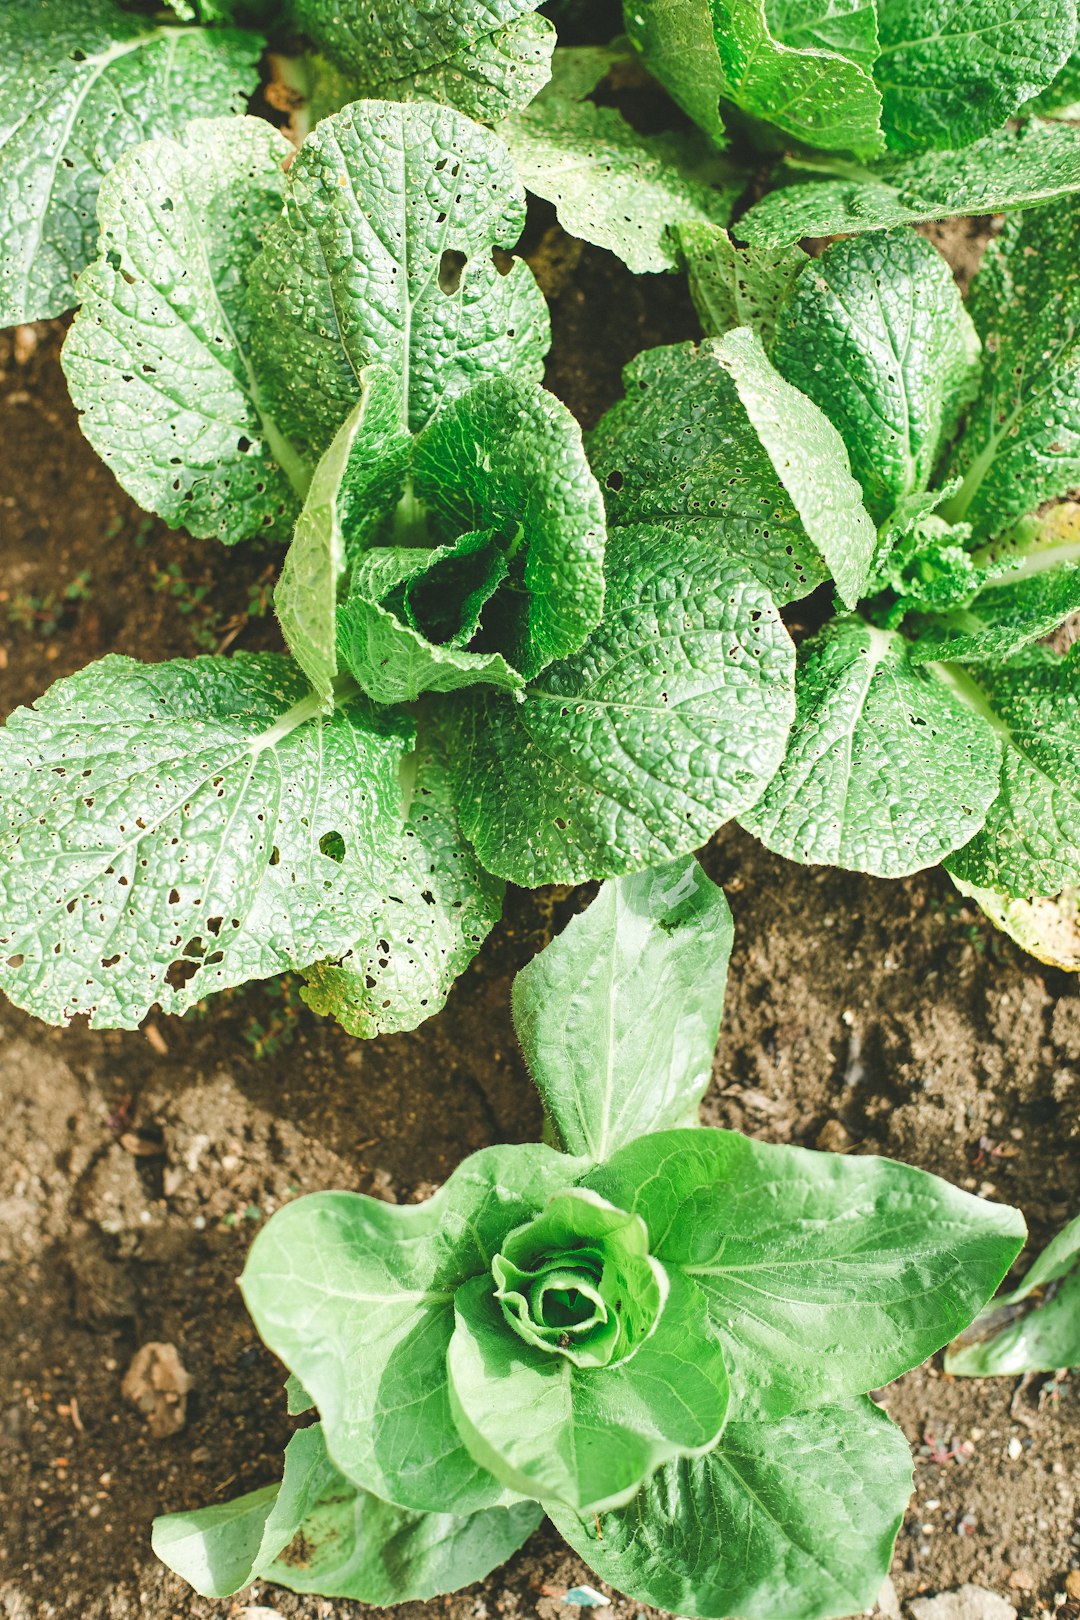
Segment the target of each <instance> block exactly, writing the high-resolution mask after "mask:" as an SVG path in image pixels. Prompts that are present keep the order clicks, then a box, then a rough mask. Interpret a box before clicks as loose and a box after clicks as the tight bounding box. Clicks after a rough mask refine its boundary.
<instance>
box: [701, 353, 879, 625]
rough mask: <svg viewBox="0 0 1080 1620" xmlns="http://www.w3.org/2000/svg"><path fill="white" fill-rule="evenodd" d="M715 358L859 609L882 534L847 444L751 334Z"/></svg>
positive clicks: (842, 588)
mask: <svg viewBox="0 0 1080 1620" xmlns="http://www.w3.org/2000/svg"><path fill="white" fill-rule="evenodd" d="M714 352H715V354H716V358H717V360H718V361H719V362H720V364H721V365H722V366H723V368H724V370H725V371H726V372H727V373H728V375H729V377H730V378H731V380H732V382H733V383H734V384H735V388H736V390H737V392H738V395H739V399H740V401H741V402H742V405H743V408H744V410H745V411H746V414H747V416H748V417H749V418H750V422H751V424H752V426H753V428H754V431H755V432H756V433H757V435H758V438H759V439H760V440H761V442H762V444H763V445H764V447H765V450H766V452H767V454H768V456H769V459H770V461H771V462H772V464H773V467H774V469H775V471H776V476H777V477H778V478H779V480H780V482H781V483H782V484H783V486H784V488H785V489H786V490H787V493H788V495H789V496H790V498H791V501H792V503H793V505H794V507H795V510H796V511H797V512H798V514H799V517H800V518H801V519H802V523H803V526H804V528H805V530H806V532H807V534H808V535H809V536H810V539H811V540H812V541H813V542H814V544H815V546H817V548H818V551H819V552H820V553H821V555H822V557H823V558H824V559H825V562H826V564H827V566H828V569H829V572H830V573H831V574H832V576H833V579H834V580H835V581H836V588H837V590H838V592H839V593H840V596H841V598H842V600H843V601H844V603H845V604H846V606H848V607H854V606H855V603H856V602H857V601H858V600H859V597H860V596H861V595H862V593H863V591H864V590H865V588H866V585H867V582H868V580H869V579H870V575H871V572H872V569H873V563H874V552H875V550H876V547H877V531H876V530H875V528H874V525H873V523H872V521H871V519H870V515H869V513H868V512H867V510H866V508H865V506H864V505H863V502H862V491H861V489H860V488H859V486H858V484H857V483H856V482H855V479H854V478H853V477H852V476H851V465H850V463H849V461H848V454H847V449H846V447H845V445H844V441H843V439H842V438H841V437H840V435H839V433H838V432H837V431H836V429H835V428H834V427H833V425H832V423H831V422H830V421H829V418H828V417H827V416H826V415H825V414H824V413H823V412H822V411H821V410H819V408H818V407H817V405H815V404H814V402H813V401H812V400H810V399H808V398H807V397H806V395H805V394H801V393H800V392H799V390H798V389H797V388H793V387H792V386H791V384H790V383H789V382H786V381H785V380H784V378H783V377H782V376H781V375H780V373H779V372H778V371H777V370H776V369H775V368H774V367H773V366H772V365H771V364H770V362H769V360H768V358H767V356H766V354H765V350H764V349H763V348H762V346H761V339H760V337H759V336H758V335H757V333H756V332H753V331H751V329H750V328H749V327H745V326H744V327H740V328H739V329H738V330H737V331H734V332H728V333H727V334H726V335H725V336H724V337H722V338H720V339H719V340H718V341H717V343H716V346H715V350H714Z"/></svg>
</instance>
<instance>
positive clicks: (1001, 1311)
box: [945, 1216, 1080, 1378]
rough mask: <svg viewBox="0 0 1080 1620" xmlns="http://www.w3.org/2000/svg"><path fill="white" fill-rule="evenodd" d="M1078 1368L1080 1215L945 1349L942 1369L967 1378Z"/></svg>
mask: <svg viewBox="0 0 1080 1620" xmlns="http://www.w3.org/2000/svg"><path fill="white" fill-rule="evenodd" d="M1077 1366H1080V1216H1077V1217H1076V1219H1075V1220H1071V1221H1070V1222H1069V1223H1068V1225H1067V1226H1064V1227H1062V1229H1061V1231H1060V1232H1059V1233H1058V1235H1057V1237H1055V1238H1054V1239H1053V1240H1052V1241H1051V1242H1050V1243H1048V1244H1047V1246H1046V1248H1045V1249H1044V1250H1043V1252H1042V1254H1040V1255H1039V1257H1038V1259H1037V1260H1036V1261H1035V1263H1034V1265H1033V1266H1032V1267H1031V1269H1030V1271H1029V1272H1028V1273H1027V1275H1026V1277H1025V1278H1024V1280H1023V1282H1021V1283H1020V1284H1019V1285H1018V1287H1016V1288H1013V1289H1010V1290H1009V1292H1007V1293H1004V1294H999V1295H998V1296H997V1297H996V1299H992V1300H991V1301H990V1304H989V1305H988V1306H987V1307H986V1309H985V1310H984V1311H982V1312H981V1313H980V1314H979V1315H978V1316H977V1317H976V1318H975V1320H974V1322H973V1323H972V1324H971V1327H970V1328H969V1329H968V1330H967V1332H966V1333H964V1334H962V1335H961V1336H960V1338H959V1339H958V1340H957V1342H956V1343H955V1344H954V1345H952V1346H951V1347H950V1349H949V1353H948V1355H947V1356H946V1358H945V1370H946V1371H947V1372H950V1373H955V1374H957V1375H958V1376H959V1377H966V1378H993V1377H1009V1376H1014V1375H1016V1374H1018V1373H1032V1372H1050V1373H1052V1372H1057V1371H1058V1370H1059V1369H1060V1368H1062V1367H1077Z"/></svg>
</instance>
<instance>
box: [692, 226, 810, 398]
mask: <svg viewBox="0 0 1080 1620" xmlns="http://www.w3.org/2000/svg"><path fill="white" fill-rule="evenodd" d="M676 239H677V241H678V244H679V250H680V253H681V256H682V259H683V261H684V262H685V265H686V270H687V274H688V276H689V280H690V296H691V298H692V299H693V300H694V308H695V309H696V310H697V315H698V320H699V321H700V322H701V328H702V331H703V332H704V333H705V336H706V337H723V335H724V333H725V332H727V331H730V329H731V328H732V327H733V326H751V327H753V329H754V331H755V332H756V333H757V334H758V336H759V337H760V338H761V341H762V342H763V343H764V344H765V346H766V348H768V346H769V345H770V344H771V343H772V339H773V333H774V331H775V329H776V321H777V317H778V316H779V314H780V311H781V309H782V308H783V306H784V305H785V304H786V303H787V301H788V299H789V298H790V297H791V294H792V289H793V288H794V286H795V283H796V280H797V278H798V276H799V273H800V271H802V269H803V268H804V267H805V266H806V265H807V264H808V263H809V262H810V261H809V259H808V257H807V255H806V254H805V253H804V252H803V251H802V249H801V248H800V247H790V248H781V249H780V251H779V252H777V253H758V252H756V251H755V249H753V248H743V247H736V245H735V243H734V242H733V241H732V240H731V237H730V236H729V235H728V233H727V231H725V230H723V229H722V228H721V227H719V226H716V225H707V224H701V223H697V222H694V221H689V222H684V223H683V224H680V225H679V226H678V227H677V230H676ZM804 392H808V390H804Z"/></svg>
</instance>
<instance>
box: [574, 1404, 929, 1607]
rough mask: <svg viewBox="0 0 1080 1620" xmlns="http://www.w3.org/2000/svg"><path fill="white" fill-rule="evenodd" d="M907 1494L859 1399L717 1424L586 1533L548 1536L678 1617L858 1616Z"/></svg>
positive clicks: (888, 1433) (906, 1479)
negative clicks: (713, 1438)
mask: <svg viewBox="0 0 1080 1620" xmlns="http://www.w3.org/2000/svg"><path fill="white" fill-rule="evenodd" d="M910 1495H911V1453H910V1451H909V1450H908V1446H907V1442H906V1440H905V1439H904V1436H903V1435H902V1434H901V1432H900V1430H899V1429H898V1428H897V1427H896V1426H895V1424H893V1423H892V1422H890V1420H889V1418H888V1416H887V1415H886V1414H885V1413H884V1412H882V1411H880V1410H879V1409H878V1408H877V1407H876V1406H874V1405H873V1404H872V1402H870V1401H868V1400H858V1401H849V1402H846V1403H844V1404H843V1405H827V1406H818V1407H816V1408H815V1409H814V1410H813V1411H809V1412H793V1413H791V1414H790V1416H788V1417H785V1418H783V1419H781V1420H780V1421H779V1422H776V1421H770V1422H764V1423H763V1422H750V1423H747V1422H739V1421H733V1422H731V1423H729V1424H728V1426H727V1428H726V1429H725V1430H724V1433H723V1436H722V1437H721V1440H720V1444H719V1445H718V1446H717V1447H716V1449H715V1451H711V1452H710V1453H709V1454H708V1456H706V1457H699V1458H695V1459H692V1460H689V1461H680V1462H676V1463H669V1464H668V1466H667V1467H666V1468H663V1469H661V1470H660V1472H659V1473H657V1474H655V1475H654V1476H653V1478H652V1479H651V1480H650V1481H649V1483H648V1484H647V1485H646V1486H644V1488H643V1489H642V1490H641V1491H639V1493H638V1495H637V1496H635V1497H634V1499H633V1501H632V1502H630V1503H629V1504H628V1505H627V1506H626V1507H625V1508H622V1509H621V1510H620V1511H619V1512H616V1513H606V1514H604V1515H603V1516H602V1517H601V1520H600V1524H599V1526H598V1527H597V1526H596V1525H595V1524H594V1523H593V1521H592V1520H586V1521H582V1520H581V1519H579V1518H578V1517H577V1516H576V1515H574V1514H571V1513H569V1512H567V1511H566V1510H565V1509H561V1508H559V1507H557V1506H552V1507H551V1508H549V1512H550V1514H551V1517H552V1519H553V1520H554V1522H555V1526H556V1529H558V1531H559V1532H560V1534H561V1535H563V1536H564V1537H565V1538H566V1540H567V1541H568V1542H569V1543H570V1545H571V1547H573V1549H574V1551H575V1552H576V1553H578V1555H579V1556H580V1557H582V1558H583V1559H584V1560H585V1562H586V1563H587V1564H589V1565H590V1566H591V1567H592V1568H593V1569H594V1570H595V1571H596V1573H597V1574H598V1575H599V1576H600V1578H601V1579H602V1580H604V1581H607V1582H609V1583H610V1584H611V1585H612V1586H614V1587H615V1588H616V1590H617V1591H620V1592H625V1593H626V1594H627V1596H628V1597H631V1598H634V1599H636V1600H637V1601H638V1602H640V1603H651V1604H655V1606H656V1607H657V1608H659V1609H661V1610H670V1611H672V1612H674V1613H677V1614H681V1615H701V1616H713V1615H730V1614H738V1615H742V1616H744V1617H745V1620H775V1616H776V1615H778V1614H782V1615H783V1616H784V1620H819V1617H820V1616H822V1615H834V1614H852V1613H859V1612H861V1611H863V1610H869V1609H871V1608H873V1606H874V1600H875V1598H876V1596H877V1593H878V1591H879V1590H880V1587H881V1583H882V1581H883V1580H884V1578H885V1576H886V1574H887V1573H888V1569H889V1563H890V1561H891V1558H892V1550H893V1543H894V1542H895V1540H896V1534H897V1531H898V1530H899V1528H900V1523H901V1520H902V1519H903V1516H904V1509H905V1507H906V1506H907V1502H908V1498H909V1496H910Z"/></svg>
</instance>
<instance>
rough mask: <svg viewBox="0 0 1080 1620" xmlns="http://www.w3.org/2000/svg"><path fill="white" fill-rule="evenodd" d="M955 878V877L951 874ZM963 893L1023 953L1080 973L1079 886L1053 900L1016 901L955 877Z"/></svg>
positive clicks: (1071, 887) (954, 881)
mask: <svg viewBox="0 0 1080 1620" xmlns="http://www.w3.org/2000/svg"><path fill="white" fill-rule="evenodd" d="M949 875H950V877H952V873H950V874H949ZM952 880H953V883H954V884H955V886H956V887H957V889H959V891H960V893H961V894H963V895H966V896H967V897H968V898H969V899H971V900H974V901H975V903H976V905H978V906H979V907H981V909H982V910H983V911H984V912H985V913H986V916H987V917H988V918H989V919H990V921H991V922H992V923H993V925H994V927H995V928H1000V929H1001V930H1002V932H1003V933H1005V934H1008V936H1009V938H1010V939H1012V940H1015V941H1016V943H1017V945H1019V947H1020V949H1021V950H1022V951H1027V952H1028V953H1029V955H1031V956H1034V957H1035V958H1036V960H1037V961H1040V962H1046V963H1048V964H1049V966H1050V967H1056V968H1063V969H1064V970H1065V972H1066V973H1076V972H1077V971H1080V886H1077V885H1075V884H1074V885H1070V886H1069V887H1068V888H1065V889H1063V890H1062V891H1061V893H1060V894H1056V895H1053V896H1046V895H1042V896H1036V897H1035V898H1034V899H1032V900H1014V899H1012V898H1011V897H1010V896H1009V895H1007V894H998V893H997V891H996V890H994V889H980V888H977V887H976V886H975V884H973V883H964V882H962V881H961V879H960V878H958V877H953V879H952Z"/></svg>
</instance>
